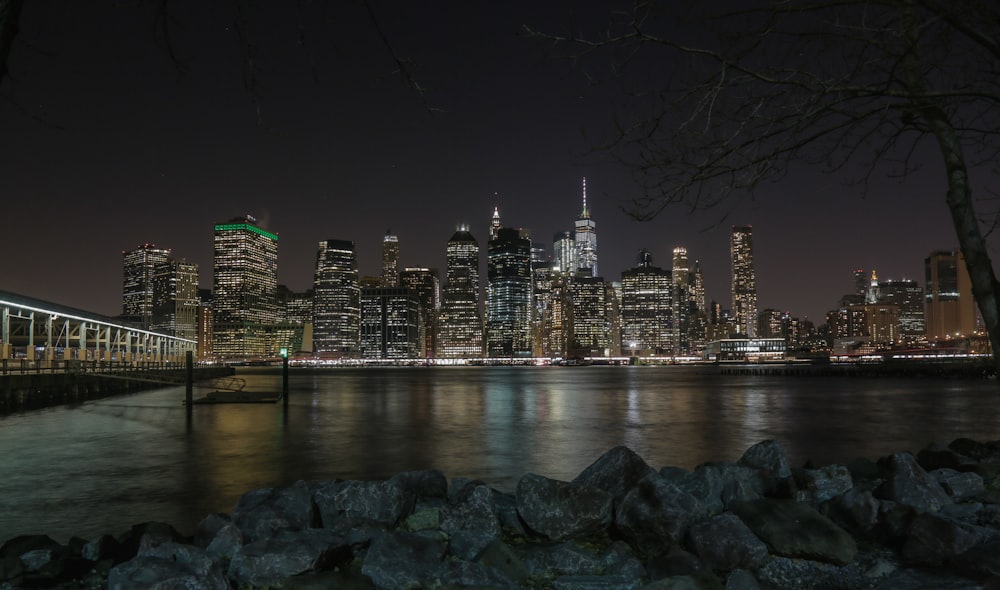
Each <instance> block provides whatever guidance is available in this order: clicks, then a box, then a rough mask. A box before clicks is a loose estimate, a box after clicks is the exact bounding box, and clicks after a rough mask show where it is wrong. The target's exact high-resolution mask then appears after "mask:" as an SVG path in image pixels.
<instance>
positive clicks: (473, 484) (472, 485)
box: [448, 477, 486, 502]
mask: <svg viewBox="0 0 1000 590" xmlns="http://www.w3.org/2000/svg"><path fill="white" fill-rule="evenodd" d="M484 485H486V482H484V481H483V480H481V479H469V478H467V477H455V478H452V480H451V483H450V484H448V501H449V502H460V501H461V497H460V496H462V494H463V493H469V492H470V491H472V490H474V489H476V488H477V487H479V486H484Z"/></svg>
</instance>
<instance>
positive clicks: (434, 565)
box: [361, 532, 446, 590]
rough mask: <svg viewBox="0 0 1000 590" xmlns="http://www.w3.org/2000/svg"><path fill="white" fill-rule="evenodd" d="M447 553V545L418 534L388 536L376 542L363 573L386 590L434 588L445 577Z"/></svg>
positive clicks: (365, 563) (363, 566)
mask: <svg viewBox="0 0 1000 590" xmlns="http://www.w3.org/2000/svg"><path fill="white" fill-rule="evenodd" d="M445 550H446V546H445V544H444V543H443V542H441V541H438V540H435V539H429V538H427V537H424V536H421V535H419V534H416V533H406V532H399V533H392V534H390V533H385V534H383V535H380V536H378V537H376V538H375V539H373V540H372V544H371V547H369V548H368V552H367V553H366V554H365V559H364V563H363V564H362V566H361V573H363V574H364V575H366V576H368V577H369V578H371V580H372V582H373V583H374V584H375V586H376V587H377V588H380V589H385V590H398V589H404V588H420V587H426V586H432V585H435V584H438V583H440V578H441V576H442V575H443V574H444V571H445V566H444V562H443V559H444V554H445Z"/></svg>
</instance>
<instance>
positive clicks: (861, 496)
mask: <svg viewBox="0 0 1000 590" xmlns="http://www.w3.org/2000/svg"><path fill="white" fill-rule="evenodd" d="M879 506H880V501H879V500H878V499H876V498H875V496H873V495H872V493H871V492H870V491H867V490H862V489H859V488H852V489H850V490H848V491H846V492H844V493H843V494H840V495H839V496H836V497H835V498H833V499H831V500H830V501H829V502H827V503H826V505H824V507H823V508H824V510H825V514H826V515H827V516H829V517H830V518H831V519H832V520H833V521H834V522H836V523H837V524H838V525H840V526H842V527H844V528H845V529H847V530H848V531H850V532H852V533H854V534H855V535H859V536H865V535H869V534H871V533H872V531H874V530H875V527H876V526H877V525H878V519H879Z"/></svg>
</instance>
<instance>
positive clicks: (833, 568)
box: [0, 439, 1000, 590]
mask: <svg viewBox="0 0 1000 590" xmlns="http://www.w3.org/2000/svg"><path fill="white" fill-rule="evenodd" d="M794 523H798V524H794ZM150 576H154V577H155V579H156V580H157V581H166V580H172V581H173V583H177V584H181V583H188V584H191V585H189V586H187V587H191V588H243V587H250V588H253V587H266V586H274V585H281V584H285V585H286V587H290V588H295V587H300V586H296V584H305V583H306V582H309V581H312V582H315V583H321V582H323V583H328V584H331V585H332V584H338V583H343V584H348V583H350V584H355V585H356V586H355V587H375V588H410V587H421V586H427V585H444V586H448V585H452V586H468V585H479V586H489V587H508V588H517V587H532V588H549V587H552V588H592V587H601V588H642V587H646V586H648V587H651V588H658V587H659V588H667V587H673V586H671V584H682V583H686V584H691V585H690V586H688V587H694V588H748V589H752V588H773V589H777V590H782V589H784V588H789V589H791V588H797V589H798V588H811V587H815V588H819V587H841V588H908V587H917V586H915V585H907V584H908V583H909V582H908V580H909V581H911V582H916V581H921V583H924V582H926V583H928V584H932V585H938V586H947V585H949V584H952V583H956V584H965V585H963V586H962V587H963V588H964V587H968V588H977V587H983V588H985V587H988V586H986V585H987V584H1000V441H996V442H976V441H972V440H969V439H957V440H955V441H953V442H952V443H951V444H950V445H948V446H947V447H944V446H939V445H931V446H929V447H926V448H924V449H922V450H921V451H919V452H918V453H917V454H916V455H913V454H910V453H909V452H897V453H894V454H892V455H889V456H886V457H882V458H879V459H877V460H874V461H873V460H867V459H858V460H854V461H851V462H850V463H848V464H847V465H826V466H822V467H815V466H810V465H807V466H804V467H801V468H793V467H791V466H790V465H789V463H788V459H787V456H786V454H785V452H784V449H783V447H782V446H781V444H780V443H778V442H775V441H770V440H769V441H763V442H761V443H758V444H756V445H753V446H752V447H750V448H749V449H748V450H747V451H746V452H745V453H744V454H743V456H742V457H741V458H740V459H739V460H738V461H736V462H724V461H722V462H709V463H704V464H701V465H699V466H697V467H696V468H695V469H693V470H690V471H689V470H685V469H681V468H677V467H662V468H660V469H659V470H657V469H654V467H653V466H650V465H648V464H646V462H645V461H644V460H643V459H642V458H641V457H640V456H639V455H636V454H635V453H634V452H632V451H631V450H629V449H628V448H626V447H615V448H614V449H611V450H610V451H608V452H607V453H605V454H604V455H602V456H601V457H599V458H597V459H596V460H595V461H594V462H593V463H591V464H590V466H588V467H587V468H586V469H584V470H583V471H582V472H581V473H580V474H579V475H577V476H576V477H575V478H573V479H572V480H571V481H559V480H554V479H550V478H548V477H545V476H544V475H537V474H531V473H528V474H525V475H523V476H522V477H521V478H520V479H519V480H518V482H517V486H516V489H515V490H514V491H513V492H512V493H505V492H500V491H498V490H495V489H493V488H491V487H489V486H487V485H486V484H483V483H482V482H480V481H475V480H468V479H465V478H461V477H455V478H452V479H450V480H449V479H447V478H446V477H445V475H444V474H442V473H441V472H438V471H434V470H425V471H415V472H404V473H397V474H396V475H394V476H392V477H391V478H388V479H386V480H378V481H361V480H352V481H341V480H330V481H313V482H305V481H299V482H297V483H295V484H293V485H291V486H286V487H282V488H266V489H260V490H253V491H248V492H246V493H245V494H243V496H242V497H241V498H240V500H239V502H238V503H237V505H236V507H235V508H234V509H233V510H232V512H231V513H229V514H212V515H207V516H206V517H205V518H203V519H202V520H201V522H200V524H199V525H198V530H197V532H196V533H195V534H194V535H192V536H190V537H185V536H184V535H182V534H180V533H179V532H178V531H176V530H175V529H174V528H173V527H172V526H170V525H169V524H164V523H145V524H141V525H135V526H133V527H131V529H129V530H128V531H126V532H124V533H121V534H118V535H117V536H112V535H110V534H105V535H101V536H99V537H97V538H93V539H87V540H84V539H71V540H70V541H69V542H68V543H66V544H65V545H63V544H60V543H56V542H55V541H53V540H51V539H49V538H48V537H45V536H44V535H28V536H21V537H16V538H14V539H8V540H6V542H5V543H4V544H3V545H2V548H0V588H5V587H10V588H19V587H25V586H27V587H32V586H34V585H44V584H50V585H54V584H62V585H61V586H59V587H61V588H103V587H108V588H112V589H115V588H141V587H144V586H143V584H142V583H141V582H142V580H146V581H147V582H149V581H151V580H152V578H150ZM5 584H6V586H5ZM146 586H148V583H146ZM301 587H305V586H301ZM990 587H992V586H990Z"/></svg>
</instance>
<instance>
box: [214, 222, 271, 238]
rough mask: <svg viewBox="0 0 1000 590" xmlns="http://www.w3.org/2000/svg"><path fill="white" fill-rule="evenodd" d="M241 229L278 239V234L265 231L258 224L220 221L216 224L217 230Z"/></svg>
mask: <svg viewBox="0 0 1000 590" xmlns="http://www.w3.org/2000/svg"><path fill="white" fill-rule="evenodd" d="M240 229H245V230H247V231H252V232H253V233H255V234H260V235H262V236H264V237H266V238H271V239H272V240H274V241H275V242H277V241H278V234H272V233H271V232H269V231H264V230H262V229H260V228H259V227H257V226H256V225H250V224H249V223H220V224H218V225H216V226H215V231H233V230H240Z"/></svg>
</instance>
